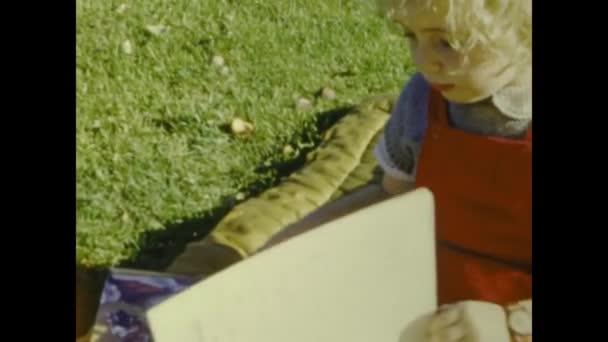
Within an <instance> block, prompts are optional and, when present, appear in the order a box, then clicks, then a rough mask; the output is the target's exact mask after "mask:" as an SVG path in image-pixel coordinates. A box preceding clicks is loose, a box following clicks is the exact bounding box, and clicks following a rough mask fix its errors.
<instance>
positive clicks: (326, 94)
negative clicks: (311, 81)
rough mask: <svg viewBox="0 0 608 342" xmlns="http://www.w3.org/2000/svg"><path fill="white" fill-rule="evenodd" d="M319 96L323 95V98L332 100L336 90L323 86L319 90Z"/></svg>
mask: <svg viewBox="0 0 608 342" xmlns="http://www.w3.org/2000/svg"><path fill="white" fill-rule="evenodd" d="M321 96H323V97H324V98H326V99H328V100H333V99H335V98H336V92H335V91H334V90H333V89H331V88H329V87H324V88H323V90H322V91H321Z"/></svg>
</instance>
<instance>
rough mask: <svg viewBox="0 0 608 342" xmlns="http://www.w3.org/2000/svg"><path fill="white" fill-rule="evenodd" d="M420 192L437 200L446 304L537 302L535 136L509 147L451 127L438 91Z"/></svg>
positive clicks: (440, 275) (510, 141) (418, 182)
mask: <svg viewBox="0 0 608 342" xmlns="http://www.w3.org/2000/svg"><path fill="white" fill-rule="evenodd" d="M416 186H422V187H427V188H429V189H430V190H431V191H432V192H433V194H434V195H435V201H436V225H437V231H436V234H437V268H438V279H437V280H438V300H439V304H446V303H452V302H456V301H460V300H483V301H489V302H494V303H497V304H502V305H504V304H507V303H509V302H513V301H516V300H521V299H525V298H531V297H532V274H531V271H532V133H531V129H529V130H528V134H527V136H526V138H525V139H522V140H513V139H501V138H494V137H487V136H481V135H475V134H471V133H467V132H464V131H461V130H458V129H456V128H453V127H451V126H450V124H449V121H448V113H447V104H446V101H445V100H444V99H443V97H442V96H441V94H439V93H438V92H436V91H434V90H432V91H431V94H430V98H429V107H428V127H427V132H426V136H425V139H424V142H423V145H422V150H421V154H420V159H419V164H418V171H417V178H416Z"/></svg>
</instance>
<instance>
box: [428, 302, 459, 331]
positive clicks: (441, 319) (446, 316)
mask: <svg viewBox="0 0 608 342" xmlns="http://www.w3.org/2000/svg"><path fill="white" fill-rule="evenodd" d="M460 317H461V310H460V308H459V307H458V306H452V307H450V308H448V309H443V310H440V311H439V312H438V313H437V314H436V315H435V317H433V319H432V320H431V322H430V323H429V332H430V333H434V332H436V331H439V330H441V329H444V328H447V327H448V326H450V325H453V324H455V323H456V322H458V320H460Z"/></svg>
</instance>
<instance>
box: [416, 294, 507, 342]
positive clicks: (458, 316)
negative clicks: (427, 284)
mask: <svg viewBox="0 0 608 342" xmlns="http://www.w3.org/2000/svg"><path fill="white" fill-rule="evenodd" d="M510 340H511V339H510V334H509V329H508V326H507V318H506V314H505V310H504V309H503V307H501V306H500V305H497V304H493V303H488V302H480V301H463V302H458V303H455V304H450V305H444V306H442V307H441V308H439V310H438V311H437V313H436V314H435V315H434V317H433V318H432V319H431V321H430V323H429V327H428V342H510Z"/></svg>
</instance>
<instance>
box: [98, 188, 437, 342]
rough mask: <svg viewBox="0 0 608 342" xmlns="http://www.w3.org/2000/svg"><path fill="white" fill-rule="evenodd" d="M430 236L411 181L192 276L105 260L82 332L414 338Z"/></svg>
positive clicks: (419, 334) (427, 309)
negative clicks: (405, 189) (399, 191)
mask: <svg viewBox="0 0 608 342" xmlns="http://www.w3.org/2000/svg"><path fill="white" fill-rule="evenodd" d="M434 241H435V235H434V203H433V198H432V195H431V193H430V192H429V191H428V190H426V189H419V190H416V191H414V192H411V193H408V194H405V195H402V196H399V197H396V198H393V199H390V200H388V201H385V202H382V203H379V204H376V205H374V206H372V207H369V208H366V209H363V210H360V211H358V212H355V213H353V214H351V215H348V216H346V217H343V218H341V219H338V220H335V221H332V222H330V223H328V224H326V225H324V226H323V227H319V228H317V229H315V230H312V231H310V232H308V233H305V234H303V235H301V236H298V237H296V238H292V239H291V240H288V241H286V242H283V243H281V244H279V245H277V246H275V247H273V248H271V249H268V250H266V251H263V252H261V253H260V254H258V255H255V256H253V257H251V258H249V259H246V260H244V261H242V262H239V263H237V264H235V265H233V266H232V267H230V268H228V269H226V270H224V271H221V272H219V273H217V274H215V275H213V276H211V277H208V278H206V279H203V280H202V281H199V282H196V283H195V281H194V280H193V279H189V278H185V277H181V276H177V275H170V274H161V273H151V272H144V271H136V270H124V269H114V270H112V271H111V272H110V275H109V276H108V279H107V281H106V284H105V288H104V290H103V296H102V299H101V303H100V310H99V313H98V316H97V324H96V326H95V328H94V331H93V338H92V341H105V342H111V341H130V342H147V341H152V340H154V341H156V342H178V341H179V342H211V341H215V342H285V341H290V342H299V341H302V342H304V341H306V342H310V341H316V342H330V341H331V342H334V341H349V342H357V341H361V342H369V341H383V342H385V341H394V342H422V341H424V340H425V339H424V334H425V328H426V324H425V322H426V320H427V319H428V314H430V313H431V312H433V311H434V310H435V309H436V305H437V299H436V271H435V270H436V267H435V242H434ZM152 336H153V337H154V339H152Z"/></svg>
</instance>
